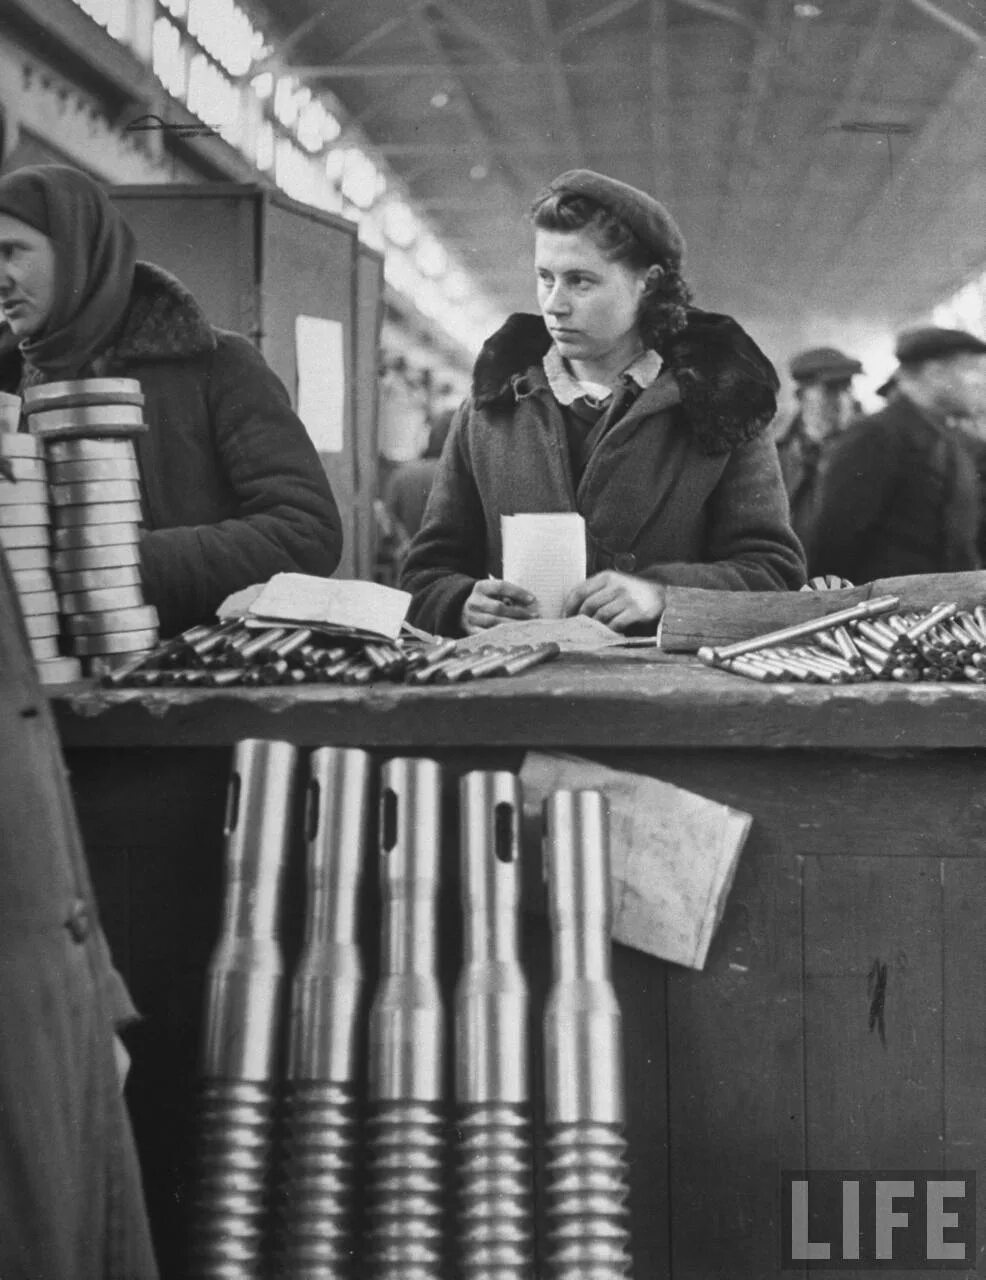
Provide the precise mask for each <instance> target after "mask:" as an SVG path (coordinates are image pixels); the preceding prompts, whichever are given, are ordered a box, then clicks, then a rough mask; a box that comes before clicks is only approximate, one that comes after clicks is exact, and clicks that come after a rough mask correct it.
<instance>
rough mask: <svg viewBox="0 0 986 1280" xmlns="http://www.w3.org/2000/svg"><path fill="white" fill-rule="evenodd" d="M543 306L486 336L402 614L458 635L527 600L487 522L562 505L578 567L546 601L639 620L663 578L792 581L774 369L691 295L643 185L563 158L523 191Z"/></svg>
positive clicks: (416, 550)
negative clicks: (570, 583) (532, 189)
mask: <svg viewBox="0 0 986 1280" xmlns="http://www.w3.org/2000/svg"><path fill="white" fill-rule="evenodd" d="M532 220H533V223H534V263H533V267H534V271H533V275H534V283H535V285H536V290H537V299H538V305H539V308H540V315H525V314H517V315H513V316H511V317H510V318H509V319H508V320H507V321H506V323H505V324H504V325H503V327H502V328H501V329H499V330H498V331H497V332H496V333H495V334H493V335H492V337H490V338H489V339H488V340H487V342H486V343H485V344H484V346H483V349H482V351H481V352H480V354H479V358H478V360H477V361H476V365H475V370H474V373H473V386H472V394H471V396H470V397H469V398H468V399H467V400H466V401H465V403H464V404H463V405H462V407H461V408H460V409H459V411H458V412H457V414H456V417H455V420H454V421H453V424H452V429H451V433H450V435H449V439H448V441H447V442H446V445H445V448H444V450H443V452H442V457H441V460H440V462H439V466H438V473H437V475H436V477H435V483H434V485H433V487H432V490H431V496H430V497H429V499H428V505H427V507H426V509H425V514H424V520H423V523H422V526H421V529H420V530H419V531H418V534H417V535H416V537H415V538H414V540H413V542H412V543H411V548H410V551H409V553H408V557H407V560H406V562H405V566H404V571H403V574H402V577H401V585H402V586H403V587H405V588H406V589H407V590H409V591H410V592H411V593H412V595H413V600H412V604H411V610H410V616H411V620H412V621H413V622H416V623H417V624H418V625H419V626H422V627H426V628H428V629H429V630H431V631H435V632H438V633H441V634H443V635H453V636H458V635H462V634H463V633H466V634H471V633H474V632H477V631H481V630H484V629H485V628H488V627H493V626H495V625H496V624H497V623H500V622H504V621H507V620H509V619H518V620H522V619H527V618H533V617H538V616H540V602H539V601H538V600H537V599H536V598H535V597H534V596H533V595H532V594H531V593H530V592H529V591H527V590H525V589H524V588H523V587H522V586H519V585H518V584H516V583H512V582H509V581H507V580H505V579H504V577H503V548H502V542H501V532H500V521H501V517H503V516H505V515H513V514H519V513H524V512H526V513H552V512H577V513H578V514H580V515H581V516H582V517H583V519H584V521H585V529H586V567H587V576H586V578H585V579H584V580H583V581H582V582H581V583H579V584H577V585H576V586H574V587H573V588H572V590H571V592H570V594H569V596H568V598H567V599H566V601H565V603H564V606H563V610H564V612H565V613H566V614H567V615H574V614H583V615H585V616H588V617H590V618H594V619H596V620H597V621H599V622H602V623H605V624H606V625H608V626H610V627H612V628H613V629H614V630H616V631H621V632H628V633H637V634H646V633H650V634H652V635H653V633H654V630H655V629H656V625H657V622H658V620H659V618H660V616H661V613H662V611H663V609H664V604H665V596H666V592H667V591H668V590H669V589H670V588H672V587H674V586H679V585H680V586H690V587H706V588H712V589H718V590H730V591H744V590H745V591H750V590H753V591H770V590H785V589H788V588H792V587H799V586H800V585H801V584H802V582H803V581H804V559H803V556H802V551H801V547H800V545H799V544H798V541H797V539H796V538H795V536H794V533H793V531H792V529H791V527H790V523H789V520H788V510H787V498H786V495H785V493H784V485H783V481H782V479H781V474H780V466H779V464H778V461H777V450H776V447H775V445H774V442H773V440H772V439H771V438H770V434H769V426H770V423H771V422H772V420H773V417H774V413H775V411H776V392H777V386H778V384H777V375H776V374H775V372H774V369H773V367H772V365H771V364H770V362H769V360H767V358H766V356H764V354H763V353H762V352H761V351H760V349H759V348H758V347H757V345H756V343H755V342H754V341H753V340H752V338H750V337H749V335H748V334H746V333H745V332H744V331H743V329H742V328H741V327H740V326H739V325H738V324H737V323H736V321H735V320H733V319H731V318H730V317H729V316H723V315H715V314H713V313H711V312H707V311H700V310H699V309H698V308H696V307H693V306H692V305H691V295H690V292H689V289H688V286H687V285H686V283H685V281H684V279H683V277H682V274H681V271H682V261H683V257H684V248H685V245H684V240H683V237H682V234H681V232H680V231H679V230H678V227H677V226H676V224H675V222H674V219H673V218H672V217H671V215H670V213H669V212H668V211H667V209H665V208H664V206H663V205H662V204H660V202H659V201H657V200H655V199H654V197H653V196H651V195H648V194H647V193H646V192H644V191H639V190H637V189H636V188H635V187H631V186H628V185H627V184H626V183H624V182H620V181H618V180H617V179H614V178H609V177H606V176H605V175H604V174H599V173H593V172H591V171H590V170H587V169H573V170H570V171H568V172H567V173H563V174H561V175H560V176H559V177H557V178H556V179H555V180H554V181H553V182H552V183H550V184H549V186H548V188H547V190H545V191H544V192H542V194H541V195H540V196H539V197H538V198H537V200H536V201H535V203H534V206H533V209H532Z"/></svg>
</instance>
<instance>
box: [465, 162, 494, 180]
mask: <svg viewBox="0 0 986 1280" xmlns="http://www.w3.org/2000/svg"><path fill="white" fill-rule="evenodd" d="M489 176H490V171H489V167H488V166H487V165H485V164H474V165H473V167H472V168H471V169H470V170H469V177H470V178H472V180H473V182H482V181H483V179H484V178H488V177H489Z"/></svg>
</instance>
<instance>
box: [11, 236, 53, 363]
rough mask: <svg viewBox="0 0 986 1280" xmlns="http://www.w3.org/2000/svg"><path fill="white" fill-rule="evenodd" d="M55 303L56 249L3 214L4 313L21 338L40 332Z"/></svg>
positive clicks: (44, 238) (48, 241)
mask: <svg viewBox="0 0 986 1280" xmlns="http://www.w3.org/2000/svg"><path fill="white" fill-rule="evenodd" d="M54 301H55V246H54V245H53V244H52V242H51V241H50V240H49V239H48V237H47V236H46V235H43V234H42V233H41V232H40V231H35V229H34V228H33V227H29V226H28V224H27V223H26V222H21V221H20V220H19V219H18V218H11V217H10V216H9V215H8V214H5V213H0V314H2V315H3V318H4V320H6V321H7V323H8V324H9V325H10V328H11V331H12V332H13V333H14V335H15V336H16V337H17V338H20V339H24V338H31V337H34V335H35V334H37V333H40V332H41V330H42V329H43V328H44V326H45V324H46V323H47V321H48V317H49V316H50V315H51V309H52V306H53V305H54Z"/></svg>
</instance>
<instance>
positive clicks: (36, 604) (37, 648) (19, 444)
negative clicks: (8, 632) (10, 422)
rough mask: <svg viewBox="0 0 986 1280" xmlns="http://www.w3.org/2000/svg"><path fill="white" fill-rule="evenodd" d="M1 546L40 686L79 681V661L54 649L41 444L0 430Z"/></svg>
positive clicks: (57, 626)
mask: <svg viewBox="0 0 986 1280" xmlns="http://www.w3.org/2000/svg"><path fill="white" fill-rule="evenodd" d="M0 546H2V547H3V549H4V552H5V554H6V556H7V562H8V564H9V565H10V568H11V572H12V573H13V576H14V583H15V585H16V587H17V594H18V598H19V601H20V606H21V611H22V613H23V614H24V625H25V626H26V628H27V634H28V639H29V640H30V643H31V652H32V653H33V654H34V659H35V663H36V665H37V669H38V677H39V679H40V680H41V682H42V683H43V684H62V683H64V682H66V681H69V680H77V679H79V677H80V676H81V675H82V669H81V666H80V664H79V662H78V661H77V660H76V659H74V658H64V657H62V655H61V650H60V648H59V643H58V636H59V631H60V630H61V625H60V622H59V616H58V597H57V595H56V594H55V583H54V580H53V578H52V576H51V568H52V564H51V508H50V506H49V503H48V484H47V473H46V470H45V461H44V454H43V452H42V448H41V444H40V442H39V441H38V440H37V439H35V437H34V436H31V435H28V434H27V433H26V432H18V431H14V430H10V431H0Z"/></svg>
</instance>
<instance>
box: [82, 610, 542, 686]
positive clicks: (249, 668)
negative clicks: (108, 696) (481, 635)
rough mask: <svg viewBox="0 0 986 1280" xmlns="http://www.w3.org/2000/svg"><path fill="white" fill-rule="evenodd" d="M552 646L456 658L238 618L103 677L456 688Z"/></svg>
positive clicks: (107, 680)
mask: <svg viewBox="0 0 986 1280" xmlns="http://www.w3.org/2000/svg"><path fill="white" fill-rule="evenodd" d="M559 652H560V650H559V647H558V645H557V644H554V643H553V642H546V643H544V644H537V645H513V646H510V647H508V648H500V647H498V646H496V645H493V644H489V645H483V646H481V647H480V648H479V649H471V650H469V651H468V652H466V653H462V652H461V651H460V650H459V648H458V645H457V643H456V641H455V640H442V641H440V642H438V643H433V644H422V643H419V642H415V643H413V644H407V643H405V642H404V641H403V640H396V641H390V640H382V639H381V640H375V641H369V640H365V639H359V638H356V637H352V636H345V635H343V636H330V635H328V634H327V633H320V632H318V631H316V630H313V629H312V628H310V627H291V626H270V627H263V628H258V627H256V626H252V627H251V626H247V625H246V624H245V623H244V622H242V620H240V619H233V620H229V621H226V622H220V623H217V624H215V625H214V626H197V627H192V628H191V629H190V630H189V631H186V632H184V633H183V634H182V635H180V636H177V637H176V638H175V639H173V640H167V641H165V642H163V643H162V644H160V645H158V646H157V647H156V648H154V649H152V650H151V651H150V652H148V653H143V654H140V655H139V656H137V657H135V658H134V659H133V660H132V661H129V662H126V661H122V662H120V663H118V664H117V665H116V666H115V668H114V670H113V671H111V672H108V673H107V674H106V675H105V676H104V677H103V683H104V684H105V685H106V686H107V687H110V688H123V687H126V688H158V687H164V686H175V685H178V686H195V687H201V688H226V687H229V686H234V685H235V686H240V687H244V688H250V687H256V686H260V685H301V684H349V685H369V684H376V683H379V682H381V681H390V682H398V683H402V684H411V685H425V684H456V683H461V682H464V681H469V680H479V679H482V678H484V677H488V676H512V675H520V674H521V673H522V672H524V671H528V670H529V669H530V668H532V667H536V666H539V665H540V664H541V663H543V662H550V661H551V660H552V659H553V658H556V657H558V654H559Z"/></svg>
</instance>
